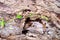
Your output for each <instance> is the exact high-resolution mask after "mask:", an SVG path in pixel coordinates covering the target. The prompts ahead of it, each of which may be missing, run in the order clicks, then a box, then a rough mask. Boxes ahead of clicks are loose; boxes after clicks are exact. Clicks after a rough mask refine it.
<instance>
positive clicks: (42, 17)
mask: <svg viewBox="0 0 60 40" xmlns="http://www.w3.org/2000/svg"><path fill="white" fill-rule="evenodd" d="M41 19H45V20H46V21H48V20H49V19H48V17H46V16H41Z"/></svg>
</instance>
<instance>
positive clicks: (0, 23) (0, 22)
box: [0, 19, 5, 27]
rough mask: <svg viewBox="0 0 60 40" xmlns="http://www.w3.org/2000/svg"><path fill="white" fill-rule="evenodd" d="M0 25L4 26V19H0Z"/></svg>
mask: <svg viewBox="0 0 60 40" xmlns="http://www.w3.org/2000/svg"><path fill="white" fill-rule="evenodd" d="M0 26H1V27H4V26H5V21H4V19H1V21H0Z"/></svg>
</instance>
